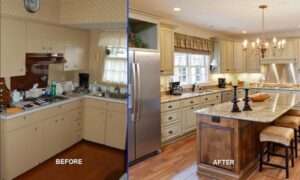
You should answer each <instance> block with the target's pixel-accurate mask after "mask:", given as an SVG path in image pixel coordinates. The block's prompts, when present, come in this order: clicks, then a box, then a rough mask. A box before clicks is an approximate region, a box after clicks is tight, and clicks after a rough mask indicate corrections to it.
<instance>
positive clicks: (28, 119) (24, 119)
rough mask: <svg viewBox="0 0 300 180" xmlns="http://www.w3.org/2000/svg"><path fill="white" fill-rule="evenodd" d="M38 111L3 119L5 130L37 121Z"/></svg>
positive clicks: (8, 130) (11, 129)
mask: <svg viewBox="0 0 300 180" xmlns="http://www.w3.org/2000/svg"><path fill="white" fill-rule="evenodd" d="M39 114H40V113H31V114H28V115H24V116H20V117H16V118H14V119H9V120H5V122H6V130H7V132H10V131H13V130H15V129H18V128H22V127H25V126H28V125H31V124H33V123H36V122H38V121H39V118H40V116H39Z"/></svg>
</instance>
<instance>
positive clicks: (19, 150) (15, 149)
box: [6, 123, 42, 179]
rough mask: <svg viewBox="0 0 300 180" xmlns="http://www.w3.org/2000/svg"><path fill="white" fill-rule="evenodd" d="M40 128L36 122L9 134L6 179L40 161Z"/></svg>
mask: <svg viewBox="0 0 300 180" xmlns="http://www.w3.org/2000/svg"><path fill="white" fill-rule="evenodd" d="M39 128H40V127H39V124H38V123H35V124H32V125H29V126H26V127H23V128H20V129H17V130H14V131H12V132H9V133H8V134H7V137H6V138H7V140H6V166H7V167H8V168H7V171H6V173H7V178H6V179H13V178H15V177H16V176H18V175H20V174H22V173H24V172H26V171H28V170H29V169H31V168H32V167H34V166H36V165H38V163H39V162H40V157H41V156H40V154H41V147H42V146H41V139H40V137H41V131H40V129H39Z"/></svg>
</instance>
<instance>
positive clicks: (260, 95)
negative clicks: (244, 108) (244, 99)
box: [249, 93, 270, 102]
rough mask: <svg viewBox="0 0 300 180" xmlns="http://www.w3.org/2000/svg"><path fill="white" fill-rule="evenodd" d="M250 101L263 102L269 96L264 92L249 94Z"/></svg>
mask: <svg viewBox="0 0 300 180" xmlns="http://www.w3.org/2000/svg"><path fill="white" fill-rule="evenodd" d="M249 97H250V99H251V101H252V102H263V101H265V100H266V99H268V98H269V97H270V95H268V94H266V93H257V94H253V95H251V96H249Z"/></svg>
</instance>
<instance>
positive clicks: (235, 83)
mask: <svg viewBox="0 0 300 180" xmlns="http://www.w3.org/2000/svg"><path fill="white" fill-rule="evenodd" d="M237 85H238V81H237V77H236V76H232V86H237Z"/></svg>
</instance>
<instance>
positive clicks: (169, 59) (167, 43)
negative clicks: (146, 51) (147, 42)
mask: <svg viewBox="0 0 300 180" xmlns="http://www.w3.org/2000/svg"><path fill="white" fill-rule="evenodd" d="M160 72H161V74H162V75H173V74H174V27H173V26H170V25H165V24H161V25H160Z"/></svg>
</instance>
